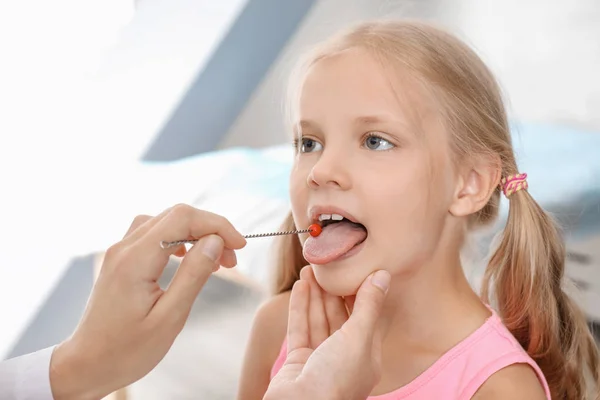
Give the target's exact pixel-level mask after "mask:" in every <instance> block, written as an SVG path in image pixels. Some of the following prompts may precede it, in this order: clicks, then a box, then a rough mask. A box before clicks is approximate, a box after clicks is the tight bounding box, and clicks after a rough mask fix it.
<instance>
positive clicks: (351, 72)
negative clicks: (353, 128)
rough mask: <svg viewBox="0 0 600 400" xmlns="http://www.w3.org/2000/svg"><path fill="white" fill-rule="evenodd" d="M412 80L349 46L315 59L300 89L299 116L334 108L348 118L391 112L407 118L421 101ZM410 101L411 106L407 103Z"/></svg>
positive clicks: (313, 115) (310, 116)
mask: <svg viewBox="0 0 600 400" xmlns="http://www.w3.org/2000/svg"><path fill="white" fill-rule="evenodd" d="M418 92H419V91H418V90H417V85H416V84H415V83H414V80H412V79H409V78H408V76H403V74H402V71H400V70H399V69H395V70H393V71H392V69H391V68H390V67H389V66H386V65H385V63H383V62H381V61H380V60H378V59H377V58H376V57H374V56H373V55H371V54H369V53H368V52H367V51H365V50H362V49H357V48H355V49H349V50H346V51H343V52H340V53H337V54H335V55H333V56H329V57H326V58H324V59H321V60H319V61H318V62H316V63H315V64H313V65H312V66H311V68H310V69H309V70H308V72H307V74H306V78H305V80H304V82H303V85H302V87H301V91H300V98H299V100H300V101H299V104H298V105H299V109H298V112H299V114H300V115H299V117H300V118H299V119H305V118H308V119H319V117H326V116H327V115H328V114H331V113H332V112H334V111H337V113H338V114H342V115H344V116H348V117H356V116H357V115H379V114H393V115H395V116H396V117H402V119H404V120H406V121H408V120H409V118H410V116H409V115H408V114H409V113H410V111H411V109H414V108H415V107H414V105H416V102H417V101H418V102H419V103H421V102H422V101H421V100H420V98H422V96H419V93H418ZM409 104H412V105H413V106H410V107H409V106H408V105H409Z"/></svg>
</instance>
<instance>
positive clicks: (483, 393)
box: [473, 364, 546, 400]
mask: <svg viewBox="0 0 600 400" xmlns="http://www.w3.org/2000/svg"><path fill="white" fill-rule="evenodd" d="M494 399H513V400H520V399H522V400H546V394H545V392H544V387H543V386H542V383H541V382H540V380H539V378H538V376H537V374H536V372H535V371H534V369H533V368H531V366H529V365H528V364H512V365H509V366H508V367H506V368H503V369H501V370H499V371H498V372H496V373H494V374H493V375H492V376H490V377H489V378H488V380H487V381H485V383H484V384H483V385H481V387H480V388H479V390H478V391H477V393H475V396H473V400H494Z"/></svg>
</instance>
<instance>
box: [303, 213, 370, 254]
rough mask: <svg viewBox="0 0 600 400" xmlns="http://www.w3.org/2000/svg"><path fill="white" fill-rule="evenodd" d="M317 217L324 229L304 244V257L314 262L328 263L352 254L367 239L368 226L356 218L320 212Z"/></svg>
mask: <svg viewBox="0 0 600 400" xmlns="http://www.w3.org/2000/svg"><path fill="white" fill-rule="evenodd" d="M315 217H316V218H314V219H315V220H318V221H319V223H320V224H321V226H322V227H323V231H322V232H321V234H320V235H319V236H318V237H316V238H309V239H307V240H306V242H305V244H304V257H305V259H306V261H308V262H310V263H312V264H321V265H322V264H327V263H330V262H332V261H334V260H337V259H339V258H341V257H343V256H344V255H350V254H351V253H350V252H351V251H352V250H353V249H355V248H357V247H358V246H360V245H361V244H362V243H364V241H365V240H366V239H367V236H368V233H367V228H366V227H365V226H364V225H363V224H361V223H360V222H358V221H356V220H353V219H350V218H348V217H346V216H343V215H341V214H318V215H315ZM352 254H353V253H352Z"/></svg>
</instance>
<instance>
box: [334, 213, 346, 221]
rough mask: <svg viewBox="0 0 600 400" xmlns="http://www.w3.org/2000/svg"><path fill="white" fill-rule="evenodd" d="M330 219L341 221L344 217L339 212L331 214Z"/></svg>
mask: <svg viewBox="0 0 600 400" xmlns="http://www.w3.org/2000/svg"><path fill="white" fill-rule="evenodd" d="M331 219H332V220H334V221H341V220H343V219H344V217H342V216H341V215H340V214H331Z"/></svg>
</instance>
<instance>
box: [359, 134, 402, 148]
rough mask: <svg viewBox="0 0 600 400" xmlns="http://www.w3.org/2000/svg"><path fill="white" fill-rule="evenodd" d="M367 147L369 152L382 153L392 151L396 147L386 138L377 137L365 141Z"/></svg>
mask: <svg viewBox="0 0 600 400" xmlns="http://www.w3.org/2000/svg"><path fill="white" fill-rule="evenodd" d="M365 147H366V148H367V149H369V150H376V151H382V150H389V149H392V148H394V147H395V146H394V145H393V144H391V143H390V142H388V141H387V140H385V139H384V138H381V137H379V136H376V135H369V137H367V139H366V140H365Z"/></svg>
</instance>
